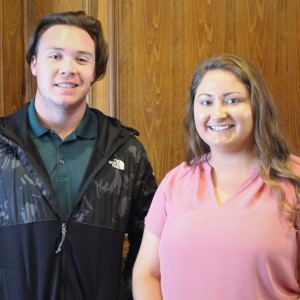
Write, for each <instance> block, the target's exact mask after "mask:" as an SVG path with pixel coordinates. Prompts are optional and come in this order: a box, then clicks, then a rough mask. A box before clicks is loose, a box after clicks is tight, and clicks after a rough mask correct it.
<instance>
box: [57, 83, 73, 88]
mask: <svg viewBox="0 0 300 300" xmlns="http://www.w3.org/2000/svg"><path fill="white" fill-rule="evenodd" d="M57 86H59V87H61V88H74V87H75V86H76V84H73V83H58V84H57Z"/></svg>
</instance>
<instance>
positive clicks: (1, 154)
mask: <svg viewBox="0 0 300 300" xmlns="http://www.w3.org/2000/svg"><path fill="white" fill-rule="evenodd" d="M107 59H108V50H107V44H106V42H105V40H104V38H103V32H102V27H101V23H100V22H99V21H98V20H96V19H94V18H92V17H89V16H87V15H86V14H85V13H84V12H81V11H79V12H63V13H54V14H51V15H48V16H45V17H43V18H42V19H41V20H40V21H39V22H38V24H37V26H36V28H35V30H34V31H33V34H32V36H31V38H30V41H29V44H28V49H27V62H28V63H29V64H30V66H31V70H32V74H33V75H34V76H35V77H36V80H37V91H36V95H35V97H34V98H33V99H31V101H30V102H29V103H27V104H26V105H25V106H23V107H22V108H20V109H19V110H18V111H17V112H16V113H14V114H12V115H10V116H7V117H3V118H1V119H0V182H1V185H0V241H1V242H0V254H1V255H0V299H2V300H6V299H8V300H27V299H28V300H29V299H30V300H33V299H34V300H48V299H49V300H58V299H63V300H65V299H72V300H76V299H80V300H81V299H82V300H83V299H84V300H94V299H103V300H114V299H119V297H121V295H120V292H119V290H120V286H121V281H122V249H123V241H124V235H125V233H126V232H127V233H128V239H129V242H130V248H129V252H128V256H127V260H126V264H125V268H124V272H123V277H124V279H125V281H126V284H127V286H128V287H129V288H130V283H131V273H132V266H133V263H134V260H135V257H136V254H137V252H138V249H139V246H140V242H141V237H142V232H143V227H144V217H145V215H146V213H147V211H148V208H149V205H150V202H151V200H152V197H153V194H154V192H155V190H156V187H157V186H156V181H155V178H154V176H153V171H152V167H151V165H150V163H149V161H148V158H147V154H146V152H145V150H144V148H143V146H142V145H141V143H140V142H138V140H137V139H136V138H135V137H134V135H136V134H137V132H136V131H135V130H133V129H130V128H126V127H124V126H122V125H121V123H120V122H119V121H118V120H116V119H113V118H110V117H107V116H105V115H103V114H102V113H101V112H100V111H98V110H96V109H92V108H89V107H88V105H87V104H86V95H87V93H88V91H89V88H90V86H91V85H92V84H93V82H95V81H96V80H97V79H100V78H102V77H103V75H104V73H105V70H106V65H107Z"/></svg>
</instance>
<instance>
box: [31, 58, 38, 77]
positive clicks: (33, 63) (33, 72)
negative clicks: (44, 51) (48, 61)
mask: <svg viewBox="0 0 300 300" xmlns="http://www.w3.org/2000/svg"><path fill="white" fill-rule="evenodd" d="M36 63H37V60H36V57H35V56H34V55H33V56H32V57H31V63H30V68H31V73H32V75H33V76H36Z"/></svg>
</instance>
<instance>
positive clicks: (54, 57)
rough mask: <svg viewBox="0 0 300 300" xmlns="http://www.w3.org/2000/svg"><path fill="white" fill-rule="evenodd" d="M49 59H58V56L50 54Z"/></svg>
mask: <svg viewBox="0 0 300 300" xmlns="http://www.w3.org/2000/svg"><path fill="white" fill-rule="evenodd" d="M49 57H50V58H51V59H59V58H60V57H59V55H58V54H52V55H50V56H49Z"/></svg>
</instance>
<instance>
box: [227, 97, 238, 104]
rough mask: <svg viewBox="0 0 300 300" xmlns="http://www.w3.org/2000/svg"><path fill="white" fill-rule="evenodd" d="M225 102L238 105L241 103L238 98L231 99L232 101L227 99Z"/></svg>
mask: <svg viewBox="0 0 300 300" xmlns="http://www.w3.org/2000/svg"><path fill="white" fill-rule="evenodd" d="M225 102H226V103H227V104H232V103H237V102H239V99H237V98H230V99H227V100H226V101H225Z"/></svg>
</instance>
